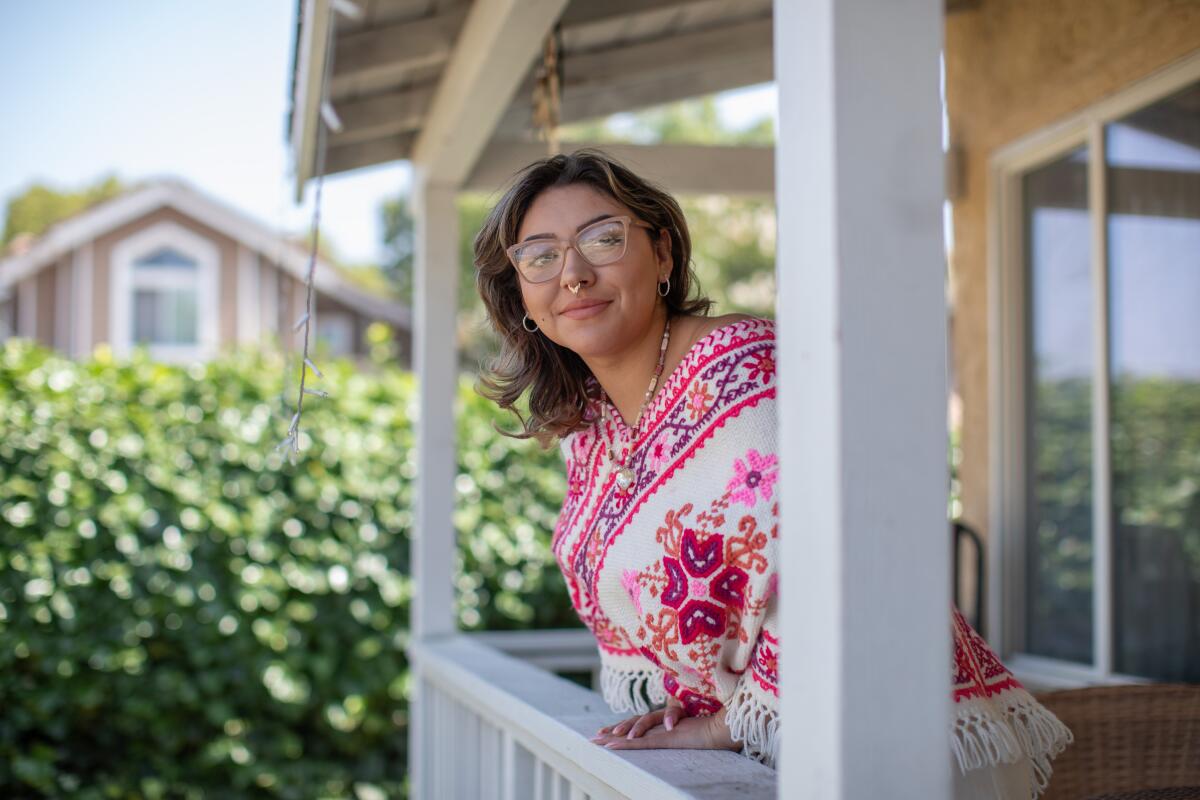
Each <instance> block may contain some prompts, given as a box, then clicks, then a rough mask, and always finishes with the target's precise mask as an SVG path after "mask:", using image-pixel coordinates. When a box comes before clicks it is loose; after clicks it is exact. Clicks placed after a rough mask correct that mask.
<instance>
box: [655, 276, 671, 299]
mask: <svg viewBox="0 0 1200 800" xmlns="http://www.w3.org/2000/svg"><path fill="white" fill-rule="evenodd" d="M663 283H664V281H659V282H658V288H659V289H660V290H661V289H662V285H663ZM665 283H666V284H667V290H666V291H665V292H664V291H659V293H658V296H659V297H666V296H667V295H669V294H670V293H671V276H670V275H668V276H667V280H666V281H665Z"/></svg>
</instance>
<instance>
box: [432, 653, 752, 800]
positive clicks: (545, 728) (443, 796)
mask: <svg viewBox="0 0 1200 800" xmlns="http://www.w3.org/2000/svg"><path fill="white" fill-rule="evenodd" d="M583 633H584V634H586V631H585V632H583ZM588 635H590V634H588ZM538 636H541V637H543V638H544V639H545V640H546V641H547V643H553V644H550V646H547V647H537V646H535V643H536V638H537V637H538ZM585 644H586V640H584V639H582V638H581V637H580V636H579V634H578V632H573V631H553V632H544V633H540V634H539V633H528V632H526V633H522V634H482V635H469V634H465V635H455V636H447V637H441V638H438V639H433V640H425V641H420V642H414V643H412V644H410V645H409V658H410V660H411V663H412V668H413V671H414V676H415V678H416V683H415V686H416V691H415V697H414V698H413V704H414V713H413V714H412V716H411V719H412V721H413V722H412V724H413V725H415V726H416V727H417V730H416V731H415V734H416V738H417V739H418V740H419V741H420V742H421V747H420V748H419V756H418V757H419V758H421V759H422V761H421V763H420V764H414V765H413V766H414V767H416V768H418V769H419V770H420V771H421V775H422V780H421V783H420V787H421V790H420V795H421V798H422V799H423V800H424V799H428V800H435V799H436V800H449V799H450V798H454V799H455V800H458V799H459V798H462V800H474V798H484V799H485V800H528V799H529V798H532V799H533V800H583V799H584V798H593V799H594V800H600V799H601V798H604V799H607V798H636V799H637V800H640V799H641V798H656V800H657V798H662V800H684V799H685V798H686V799H687V800H702V799H708V798H712V799H714V800H715V798H731V797H737V798H739V799H741V798H745V799H746V800H767V798H774V797H775V772H774V771H773V770H771V769H768V768H767V767H764V766H762V765H761V764H758V763H756V762H754V761H751V760H750V759H748V758H745V757H743V756H740V755H738V754H736V753H730V752H721V751H712V750H625V751H614V750H606V749H604V748H603V747H600V746H598V745H596V744H594V743H592V742H591V741H589V739H590V737H591V736H592V735H594V734H595V732H596V730H597V729H599V728H600V727H601V726H603V725H606V724H610V723H612V722H615V721H617V720H618V719H620V718H621V715H617V714H613V713H611V712H610V711H608V708H607V706H606V705H605V704H604V700H603V699H602V698H601V697H600V695H599V694H597V693H596V692H594V691H591V690H589V689H586V688H584V687H582V686H579V685H578V684H575V683H572V682H571V681H569V680H566V679H565V678H560V677H559V676H557V675H554V674H552V673H550V672H547V671H545V670H543V669H541V668H539V667H538V666H535V665H533V664H531V663H527V662H525V661H522V660H520V659H518V658H515V657H513V656H512V655H508V654H506V653H503V652H501V650H500V649H499V648H500V647H504V646H505V645H507V646H509V647H511V648H512V649H513V650H515V651H521V650H528V651H529V652H541V653H543V654H545V653H555V654H556V655H555V656H554V658H555V659H558V660H559V662H560V663H565V664H566V665H567V666H566V668H568V669H579V668H580V667H581V666H582V668H583V669H588V668H590V667H591V666H592V665H594V663H595V660H596V655H595V644H594V643H591V644H590V645H587V647H590V654H589V652H588V649H587V647H585V646H584V645H585ZM589 658H590V660H585V659H589Z"/></svg>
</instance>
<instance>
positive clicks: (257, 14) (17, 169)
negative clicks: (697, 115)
mask: <svg viewBox="0 0 1200 800" xmlns="http://www.w3.org/2000/svg"><path fill="white" fill-rule="evenodd" d="M295 6H296V3H295V1H294V0H249V1H246V0H240V1H235V0H205V1H204V2H199V3H197V2H184V0H158V1H157V2H153V1H152V0H103V2H96V1H95V0H41V1H39V2H16V1H10V2H3V3H0V75H3V76H4V81H3V84H2V87H3V88H0V103H2V106H0V107H2V108H3V118H4V120H5V123H6V124H4V125H0V153H2V154H3V156H2V157H0V204H3V203H5V202H6V201H7V199H8V198H9V197H11V196H13V195H15V194H18V193H20V192H21V191H22V190H23V189H24V188H26V187H27V186H28V185H29V184H30V183H33V182H35V181H41V182H46V183H50V184H52V185H56V186H58V187H61V188H67V189H70V188H76V187H80V186H84V185H87V184H88V183H91V182H92V181H94V180H95V179H97V178H98V177H100V176H101V175H104V174H107V173H110V172H115V173H116V174H117V175H118V176H119V177H121V178H122V179H124V180H138V179H142V178H146V177H150V176H153V175H163V174H170V175H177V176H180V177H182V178H184V179H185V180H187V181H189V182H191V183H193V184H195V185H196V186H198V187H199V188H201V189H203V190H205V191H206V192H208V193H210V194H212V195H214V196H216V197H218V198H220V199H221V200H223V201H225V202H226V203H228V204H230V205H233V206H235V207H237V208H239V209H241V210H243V211H245V212H247V213H249V214H250V215H251V216H253V217H255V218H257V219H259V220H260V221H262V222H264V223H266V224H268V225H270V226H271V227H273V228H277V229H286V230H292V231H295V230H302V229H304V228H305V227H306V225H307V219H308V217H309V215H310V213H311V210H310V208H309V207H308V205H307V204H306V205H304V206H298V205H296V204H295V203H294V202H293V192H292V189H291V181H290V179H289V177H288V174H289V156H288V152H287V146H286V142H285V141H284V134H283V129H284V123H285V118H286V114H287V107H288V98H287V92H288V88H289V77H288V69H289V67H290V63H291V46H292V36H293V31H294V24H295V20H294V15H295ZM719 108H720V111H721V114H722V116H723V117H725V118H726V119H728V120H729V121H730V122H731V123H732V124H735V125H740V124H744V123H748V122H750V121H751V120H753V119H756V118H758V117H760V116H761V115H763V114H765V113H771V112H772V110H773V108H774V91H773V89H772V88H771V87H757V88H753V89H750V90H744V91H740V92H734V93H729V94H726V95H723V96H722V97H721V98H720V101H719ZM408 181H409V170H408V167H407V164H405V163H403V162H399V163H395V164H390V165H385V166H381V167H374V168H370V169H366V170H359V171H356V172H354V173H350V174H347V175H345V176H336V177H334V178H331V179H329V180H328V181H327V182H326V184H325V189H324V198H323V203H322V211H321V217H322V221H323V224H322V230H323V235H324V236H325V237H327V238H328V239H329V240H331V241H332V242H333V243H334V245H335V247H336V248H337V251H338V253H339V254H340V255H341V256H342V257H344V258H346V259H347V260H349V261H352V262H360V263H361V262H366V261H371V260H374V258H375V256H376V253H377V249H378V245H379V238H380V232H379V226H378V220H377V209H378V206H379V203H380V201H381V200H382V199H383V198H385V197H387V196H389V195H392V194H395V193H396V192H398V191H400V190H403V189H405V188H406V187H407V186H408ZM311 194H312V192H311V187H310V191H309V197H310V198H311Z"/></svg>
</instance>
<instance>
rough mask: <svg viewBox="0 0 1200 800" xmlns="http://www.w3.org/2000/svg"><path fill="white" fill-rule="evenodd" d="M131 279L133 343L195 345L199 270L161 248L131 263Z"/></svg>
mask: <svg viewBox="0 0 1200 800" xmlns="http://www.w3.org/2000/svg"><path fill="white" fill-rule="evenodd" d="M131 278H132V281H131V282H132V286H131V288H132V291H133V320H132V321H133V331H132V337H133V343H134V344H145V345H194V344H197V343H198V342H199V325H198V323H199V319H198V315H197V306H198V297H199V268H198V265H197V264H196V262H195V261H194V260H192V259H191V258H188V257H187V256H185V255H183V254H182V253H180V252H179V251H178V250H175V249H173V248H170V247H162V248H159V249H158V250H155V251H153V252H152V253H149V254H148V255H146V256H144V257H142V258H139V259H137V260H135V261H134V263H133V274H132V276H131Z"/></svg>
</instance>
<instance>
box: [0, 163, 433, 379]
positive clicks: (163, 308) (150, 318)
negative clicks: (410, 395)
mask: <svg viewBox="0 0 1200 800" xmlns="http://www.w3.org/2000/svg"><path fill="white" fill-rule="evenodd" d="M15 249H16V250H17V252H15V253H13V254H10V255H9V256H8V257H6V258H4V259H2V260H0V338H3V337H7V336H14V335H15V336H21V337H25V338H29V339H34V340H36V341H38V342H39V343H41V344H44V345H47V346H51V347H54V348H56V349H58V350H60V351H62V352H63V353H65V354H67V355H69V356H72V357H83V356H87V355H88V354H90V353H91V352H92V350H93V348H95V347H96V346H97V345H100V344H107V345H108V346H110V347H111V348H112V351H113V353H114V355H116V356H118V357H122V356H127V355H129V354H130V353H131V352H132V350H133V348H134V347H136V346H138V345H144V346H145V347H146V348H147V349H148V351H149V353H150V355H151V356H152V357H154V358H156V359H161V360H163V361H171V362H188V361H192V360H196V359H206V358H209V357H211V356H213V355H215V354H216V353H218V352H220V351H221V350H225V349H229V348H231V347H233V346H235V345H238V344H248V343H263V344H265V343H268V342H271V341H277V342H278V343H279V344H280V345H281V346H282V347H283V348H285V349H289V350H290V349H293V348H296V347H299V346H300V344H301V341H302V336H303V332H302V330H301V331H300V332H296V331H294V330H293V328H294V325H295V323H296V322H297V320H299V319H300V318H301V317H302V316H303V315H304V310H305V307H306V294H307V287H306V285H305V276H306V274H307V271H308V262H309V254H308V252H307V250H306V249H305V248H303V247H301V246H299V245H297V244H295V243H292V242H289V241H287V240H286V239H285V238H284V237H283V236H282V235H281V234H279V233H278V232H276V231H272V230H270V229H268V228H266V227H265V226H263V225H261V224H259V223H258V222H256V221H254V220H252V219H251V218H249V217H247V216H246V215H244V214H242V213H240V212H238V211H235V210H234V209H232V208H230V207H228V206H226V205H224V204H223V203H220V202H218V201H216V200H214V199H213V198H211V197H209V196H207V195H205V194H203V193H201V192H199V191H197V190H196V189H195V188H194V187H192V186H189V185H188V184H186V183H184V182H182V181H179V180H176V179H159V180H154V181H151V182H149V183H146V184H143V185H141V186H139V187H137V188H135V189H132V190H130V191H128V192H126V193H125V194H122V195H120V196H118V197H115V198H112V199H110V200H108V201H105V202H103V203H99V204H97V205H95V206H93V207H91V208H89V209H87V210H86V211H83V212H81V213H79V214H76V215H74V216H72V217H70V218H68V219H66V220H63V221H61V222H58V223H57V224H55V225H53V226H52V227H51V228H50V229H49V230H48V231H46V232H45V233H44V234H43V235H41V236H40V237H38V238H36V239H34V240H33V241H32V242H30V243H28V244H26V245H22V246H20V247H18V248H15ZM314 285H315V296H314V299H313V312H312V317H311V331H312V334H311V335H312V336H313V339H315V341H313V340H310V349H315V347H314V346H315V345H316V343H317V342H320V343H321V344H322V346H327V347H328V352H329V353H330V354H332V355H346V356H359V355H363V354H365V349H366V347H365V344H364V334H365V331H366V328H367V326H368V325H369V324H371V323H372V322H375V321H380V322H385V323H387V324H388V325H390V326H392V328H393V329H394V330H395V331H396V338H397V340H398V343H399V350H400V358H401V361H402V362H403V363H408V361H409V352H410V342H411V327H412V322H411V312H410V311H409V309H408V308H406V307H404V306H402V305H400V304H398V303H396V302H393V301H390V300H386V299H382V298H380V297H377V296H375V295H372V294H370V293H369V292H367V291H365V290H364V289H361V288H359V287H357V286H355V285H353V284H351V283H350V282H349V281H347V280H346V279H345V278H344V277H343V276H342V275H341V274H339V273H338V271H337V270H336V269H335V268H334V267H332V266H331V265H329V264H328V263H326V262H324V261H318V263H317V267H316V272H315V275H314Z"/></svg>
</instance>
